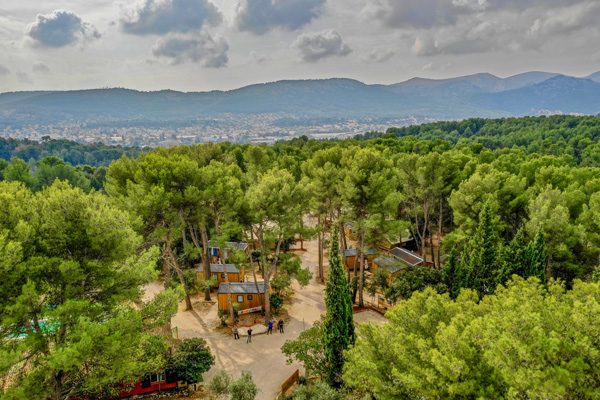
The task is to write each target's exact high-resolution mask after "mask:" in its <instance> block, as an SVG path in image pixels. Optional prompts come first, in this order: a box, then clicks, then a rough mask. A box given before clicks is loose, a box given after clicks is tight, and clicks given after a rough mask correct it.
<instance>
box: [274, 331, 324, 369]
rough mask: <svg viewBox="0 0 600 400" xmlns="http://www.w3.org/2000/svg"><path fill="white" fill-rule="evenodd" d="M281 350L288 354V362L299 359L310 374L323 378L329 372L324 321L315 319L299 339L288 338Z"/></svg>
mask: <svg viewBox="0 0 600 400" xmlns="http://www.w3.org/2000/svg"><path fill="white" fill-rule="evenodd" d="M281 352H282V353H283V354H285V355H286V357H287V363H288V364H291V363H292V362H294V360H295V361H298V362H299V363H301V364H302V366H303V367H304V369H305V370H306V372H307V373H308V375H310V376H313V375H318V376H320V377H321V378H323V377H324V376H325V375H326V374H327V372H328V368H327V360H326V359H325V348H324V346H323V321H322V320H319V321H315V323H314V325H313V326H312V328H309V329H307V330H305V331H303V332H301V333H300V335H299V336H298V339H296V340H286V341H285V343H284V345H283V346H282V347H281Z"/></svg>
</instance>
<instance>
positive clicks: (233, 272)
mask: <svg viewBox="0 0 600 400" xmlns="http://www.w3.org/2000/svg"><path fill="white" fill-rule="evenodd" d="M225 271H227V279H229V282H244V280H245V276H246V275H245V271H244V267H242V268H241V269H238V267H236V266H235V265H233V264H226V265H225V268H223V264H210V274H211V276H212V277H213V278H215V279H216V280H217V282H216V283H215V285H214V287H215V288H216V287H219V285H220V284H221V283H222V282H225ZM196 278H197V279H198V280H199V281H203V280H204V265H202V264H197V265H196Z"/></svg>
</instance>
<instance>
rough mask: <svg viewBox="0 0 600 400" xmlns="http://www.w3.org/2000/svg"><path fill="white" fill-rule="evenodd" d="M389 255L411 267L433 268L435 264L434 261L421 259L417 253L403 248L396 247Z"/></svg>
mask: <svg viewBox="0 0 600 400" xmlns="http://www.w3.org/2000/svg"><path fill="white" fill-rule="evenodd" d="M388 254H389V255H390V256H392V257H394V258H395V259H397V260H399V261H401V262H403V263H404V264H406V265H410V266H411V267H416V266H419V267H425V266H427V267H433V266H435V264H434V263H433V261H429V260H426V259H424V258H423V257H421V256H420V255H419V254H417V253H413V252H412V251H410V250H407V249H404V248H402V247H394V248H393V249H391V250H390V251H389V252H388Z"/></svg>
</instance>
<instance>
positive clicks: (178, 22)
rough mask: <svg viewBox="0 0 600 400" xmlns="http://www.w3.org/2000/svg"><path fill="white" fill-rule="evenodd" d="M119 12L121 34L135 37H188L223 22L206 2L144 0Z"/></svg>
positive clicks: (214, 7)
mask: <svg viewBox="0 0 600 400" xmlns="http://www.w3.org/2000/svg"><path fill="white" fill-rule="evenodd" d="M121 12H122V15H121V17H120V23H121V28H122V29H123V32H125V33H130V34H134V35H164V34H167V33H169V32H180V33H187V32H193V31H199V30H201V29H202V28H203V27H204V26H205V25H210V26H217V25H219V24H220V23H221V22H222V21H223V15H222V13H221V11H220V10H219V9H218V8H217V7H216V6H215V5H214V4H213V3H212V2H210V1H209V0H143V2H142V3H139V4H137V5H136V6H135V7H133V8H123V9H122V10H121Z"/></svg>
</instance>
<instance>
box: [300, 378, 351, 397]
mask: <svg viewBox="0 0 600 400" xmlns="http://www.w3.org/2000/svg"><path fill="white" fill-rule="evenodd" d="M341 397H342V396H341V395H340V394H339V393H338V391H337V390H335V389H333V388H332V387H330V386H329V385H327V384H326V383H325V382H316V383H313V384H312V385H300V386H298V387H297V388H296V390H295V391H294V395H293V396H292V399H293V400H340V399H341Z"/></svg>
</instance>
